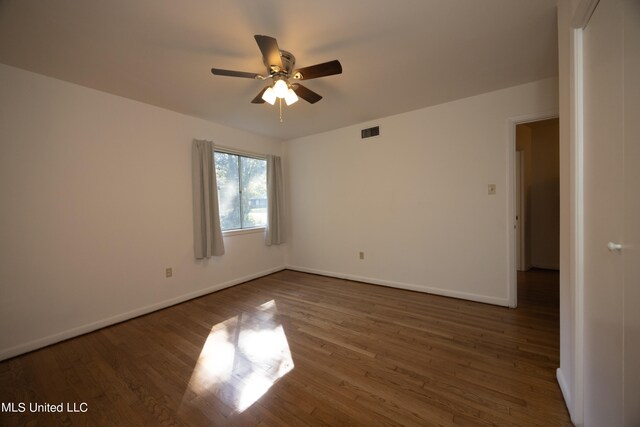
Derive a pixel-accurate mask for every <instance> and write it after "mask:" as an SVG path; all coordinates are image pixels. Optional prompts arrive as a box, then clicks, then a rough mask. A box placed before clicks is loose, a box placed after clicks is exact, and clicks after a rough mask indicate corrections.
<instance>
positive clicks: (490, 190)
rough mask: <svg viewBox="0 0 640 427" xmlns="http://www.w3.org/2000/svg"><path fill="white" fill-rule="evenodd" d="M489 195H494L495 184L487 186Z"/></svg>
mask: <svg viewBox="0 0 640 427" xmlns="http://www.w3.org/2000/svg"><path fill="white" fill-rule="evenodd" d="M489 194H490V195H494V194H496V185H495V184H489Z"/></svg>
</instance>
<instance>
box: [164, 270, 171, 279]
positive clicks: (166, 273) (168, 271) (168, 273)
mask: <svg viewBox="0 0 640 427" xmlns="http://www.w3.org/2000/svg"><path fill="white" fill-rule="evenodd" d="M164 275H165V277H166V278H167V279H168V278H169V277H173V268H171V267H167V268H166V269H165V270H164Z"/></svg>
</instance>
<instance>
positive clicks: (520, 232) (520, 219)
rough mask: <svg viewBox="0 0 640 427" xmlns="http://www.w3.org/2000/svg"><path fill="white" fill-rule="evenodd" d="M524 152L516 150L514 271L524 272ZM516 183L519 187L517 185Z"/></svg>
mask: <svg viewBox="0 0 640 427" xmlns="http://www.w3.org/2000/svg"><path fill="white" fill-rule="evenodd" d="M524 168H525V165H524V151H517V150H516V251H517V255H516V270H518V271H524V270H525V268H526V257H525V238H526V232H525V223H526V220H527V218H526V216H525V207H526V203H525V194H526V192H525V186H524ZM518 181H519V182H520V185H518Z"/></svg>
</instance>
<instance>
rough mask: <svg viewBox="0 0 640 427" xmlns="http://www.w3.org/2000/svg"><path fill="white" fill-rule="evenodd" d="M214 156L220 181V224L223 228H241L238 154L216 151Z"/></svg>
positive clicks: (217, 176)
mask: <svg viewBox="0 0 640 427" xmlns="http://www.w3.org/2000/svg"><path fill="white" fill-rule="evenodd" d="M214 158H215V163H216V179H217V181H218V204H219V206H220V226H221V228H222V229H223V230H234V229H238V228H241V223H240V198H239V191H238V190H239V186H238V183H239V175H238V156H234V155H233V154H227V153H218V152H216V153H215V154H214Z"/></svg>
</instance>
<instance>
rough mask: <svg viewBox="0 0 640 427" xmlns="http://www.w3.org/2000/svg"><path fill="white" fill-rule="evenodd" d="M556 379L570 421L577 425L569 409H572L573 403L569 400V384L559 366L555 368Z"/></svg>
mask: <svg viewBox="0 0 640 427" xmlns="http://www.w3.org/2000/svg"><path fill="white" fill-rule="evenodd" d="M556 379H557V380H558V385H559V386H560V391H561V392H562V397H563V398H564V403H565V405H567V410H568V411H569V416H570V417H571V422H572V423H573V425H577V424H576V422H575V420H574V417H573V414H572V412H571V410H572V409H573V403H572V401H571V392H570V391H569V386H568V384H567V380H566V379H565V377H564V374H563V373H562V371H561V370H560V368H558V369H556Z"/></svg>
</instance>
